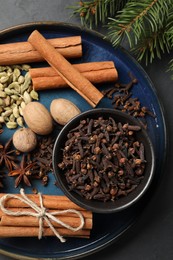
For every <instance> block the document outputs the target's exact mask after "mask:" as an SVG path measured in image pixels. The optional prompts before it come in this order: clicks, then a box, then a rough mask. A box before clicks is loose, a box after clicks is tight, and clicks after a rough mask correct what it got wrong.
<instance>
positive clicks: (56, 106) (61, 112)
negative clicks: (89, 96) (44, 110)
mask: <svg viewBox="0 0 173 260" xmlns="http://www.w3.org/2000/svg"><path fill="white" fill-rule="evenodd" d="M50 112H51V115H52V117H53V119H54V120H55V121H56V122H57V123H59V124H60V125H65V124H66V123H67V122H68V121H69V120H70V119H72V118H73V117H74V116H76V115H78V114H80V113H81V111H80V110H79V108H78V107H77V106H76V105H75V104H74V103H73V102H71V101H69V100H67V99H64V98H58V99H54V100H53V101H52V103H51V105H50Z"/></svg>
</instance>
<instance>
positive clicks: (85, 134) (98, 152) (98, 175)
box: [58, 117, 146, 201]
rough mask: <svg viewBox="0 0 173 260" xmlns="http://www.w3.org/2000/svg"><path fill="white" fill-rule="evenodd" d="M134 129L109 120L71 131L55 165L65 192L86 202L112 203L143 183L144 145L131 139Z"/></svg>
mask: <svg viewBox="0 0 173 260" xmlns="http://www.w3.org/2000/svg"><path fill="white" fill-rule="evenodd" d="M140 129H141V127H140V126H138V125H129V124H122V123H120V122H115V120H114V119H113V118H111V117H110V118H109V119H103V118H102V117H99V118H98V119H87V120H82V121H81V122H80V124H79V125H78V126H77V127H76V128H74V129H73V130H71V131H70V132H69V134H68V136H67V138H68V139H67V141H66V143H65V146H64V149H63V159H62V161H61V162H60V163H59V164H58V166H59V168H60V169H62V170H63V172H64V174H65V177H66V180H67V183H68V186H69V189H70V190H73V191H75V192H76V193H78V194H80V195H81V196H83V197H85V198H86V199H95V200H101V201H108V200H112V201H114V200H116V199H119V198H120V197H121V196H126V195H127V194H128V193H130V192H132V191H133V190H134V189H136V187H137V186H138V184H139V183H140V182H141V180H142V179H143V175H144V169H145V165H146V161H145V154H144V152H145V151H144V145H143V143H139V142H138V141H137V140H136V138H135V133H136V131H140Z"/></svg>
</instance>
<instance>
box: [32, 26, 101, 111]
mask: <svg viewBox="0 0 173 260" xmlns="http://www.w3.org/2000/svg"><path fill="white" fill-rule="evenodd" d="M28 41H29V42H30V43H31V44H32V45H33V47H34V48H35V49H36V50H38V51H39V53H40V54H41V55H42V57H43V58H44V59H45V60H46V61H47V62H48V63H49V64H50V66H51V67H52V68H54V69H55V70H56V72H57V74H59V75H60V76H61V77H62V78H63V79H64V80H65V82H66V83H67V84H68V85H69V86H70V87H71V88H73V89H74V90H75V91H76V92H78V93H79V94H80V95H81V96H82V97H83V98H85V100H86V101H87V102H88V103H89V104H90V105H91V106H92V107H95V106H96V105H97V104H98V103H99V101H100V100H101V99H102V98H103V94H102V93H101V92H100V91H99V90H98V89H97V88H96V87H94V85H92V83H91V82H90V81H89V80H87V79H86V78H85V77H84V76H83V75H82V74H81V73H80V72H79V71H78V70H77V69H75V68H74V67H73V66H72V65H71V64H70V63H69V62H68V61H67V60H66V59H65V58H64V57H63V56H62V55H61V54H60V53H59V52H57V51H56V50H55V48H54V47H53V46H52V45H51V44H50V43H49V42H48V41H47V40H46V39H45V38H44V37H43V36H42V35H41V34H40V33H39V32H38V31H37V30H35V31H34V32H32V34H31V35H30V36H29V38H28Z"/></svg>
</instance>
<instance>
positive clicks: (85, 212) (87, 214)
mask: <svg viewBox="0 0 173 260" xmlns="http://www.w3.org/2000/svg"><path fill="white" fill-rule="evenodd" d="M7 209H10V210H11V211H14V212H17V211H20V212H22V211H26V212H35V211H34V210H33V209H31V208H25V207H20V208H11V207H7ZM57 210H58V209H49V210H48V212H50V213H52V212H55V211H57ZM80 213H81V214H82V216H83V217H84V218H86V219H92V212H91V211H88V210H80ZM2 216H6V214H5V213H4V212H3V211H2V210H0V219H1V217H2ZM61 216H62V217H66V216H68V217H72V218H76V214H75V213H72V212H68V215H67V213H64V214H61Z"/></svg>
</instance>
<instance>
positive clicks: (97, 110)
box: [52, 108, 156, 213]
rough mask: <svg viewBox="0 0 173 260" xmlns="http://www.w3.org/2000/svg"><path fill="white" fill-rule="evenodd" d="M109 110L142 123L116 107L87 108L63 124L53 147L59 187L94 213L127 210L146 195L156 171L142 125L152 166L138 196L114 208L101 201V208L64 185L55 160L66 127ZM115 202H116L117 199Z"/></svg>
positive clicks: (134, 121) (150, 146)
mask: <svg viewBox="0 0 173 260" xmlns="http://www.w3.org/2000/svg"><path fill="white" fill-rule="evenodd" d="M107 112H108V113H112V114H114V115H119V116H123V117H124V118H127V119H128V120H129V119H130V121H132V122H133V123H134V124H137V125H140V124H139V122H138V120H137V119H136V118H134V117H133V116H131V115H129V114H127V113H125V112H122V111H120V110H116V109H113V108H94V109H89V110H86V111H84V112H81V113H80V114H78V115H76V116H75V117H73V118H72V119H71V120H69V122H67V124H66V125H65V126H63V128H62V129H61V131H60V132H59V134H58V135H57V137H56V140H55V143H54V148H53V156H52V158H53V161H52V164H53V172H54V175H55V179H56V181H57V182H58V186H59V188H60V189H61V190H62V192H63V193H64V194H65V195H66V196H67V197H68V198H69V199H70V200H71V201H72V202H74V203H75V204H77V205H78V206H80V207H82V208H84V209H86V210H89V211H92V212H93V213H115V212H119V211H122V210H125V209H127V208H129V207H130V206H132V205H134V204H135V203H136V202H137V201H139V200H140V199H141V198H142V197H143V196H144V194H145V193H146V192H147V190H148V189H149V187H150V185H151V183H152V180H153V177H154V173H155V164H156V157H155V151H154V146H153V144H152V141H151V139H150V137H149V135H148V133H147V131H146V130H145V129H144V128H143V127H141V130H142V134H143V136H145V139H146V140H147V143H148V144H149V145H148V146H149V148H150V153H151V168H150V174H149V176H148V178H147V181H146V183H145V185H144V187H143V188H142V189H141V191H140V192H139V193H138V194H137V196H135V197H134V198H133V199H132V200H130V201H129V202H127V203H125V204H124V205H120V206H116V205H115V207H113V208H107V207H105V205H106V203H107V202H105V203H104V202H101V203H102V204H103V205H104V207H99V208H98V207H97V208H96V207H95V206H92V205H88V203H87V200H85V201H86V203H85V202H83V201H82V197H80V195H79V197H74V196H73V193H72V192H69V191H68V189H67V187H66V186H65V185H64V183H63V181H62V178H61V177H60V174H59V173H57V169H58V167H57V165H56V160H55V156H56V150H57V149H58V145H57V144H58V143H59V141H60V139H61V138H62V135H63V134H64V132H65V131H66V129H68V128H69V127H70V126H71V125H72V124H73V122H75V121H78V123H79V121H80V119H81V118H82V117H86V116H87V115H92V114H96V113H104V114H106V113H107ZM140 126H141V125H140ZM127 196H128V195H127ZM78 198H79V199H78ZM80 198H81V199H80ZM91 201H92V200H88V202H91ZM114 202H115V203H116V200H115V201H114ZM114 202H113V203H114Z"/></svg>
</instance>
